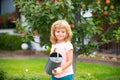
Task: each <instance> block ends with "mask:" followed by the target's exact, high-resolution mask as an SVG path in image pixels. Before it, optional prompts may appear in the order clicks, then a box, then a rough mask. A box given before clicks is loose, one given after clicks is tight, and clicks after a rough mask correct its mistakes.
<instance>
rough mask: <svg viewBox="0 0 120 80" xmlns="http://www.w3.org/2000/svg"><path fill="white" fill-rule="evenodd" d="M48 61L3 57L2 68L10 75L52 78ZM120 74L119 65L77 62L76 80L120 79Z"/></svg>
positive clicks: (0, 61) (49, 79) (43, 79)
mask: <svg viewBox="0 0 120 80" xmlns="http://www.w3.org/2000/svg"><path fill="white" fill-rule="evenodd" d="M46 62H47V60H46V59H40V58H28V59H1V60H0V69H2V70H4V71H5V72H7V76H9V77H14V78H15V77H16V78H22V79H23V78H27V79H28V78H33V79H29V80H35V79H36V78H39V79H42V80H51V76H49V75H47V74H46V72H45V70H44V68H45V64H46ZM119 75H120V67H119V66H110V65H103V64H93V63H84V62H77V65H76V75H75V80H120V77H119ZM39 79H38V80H39ZM25 80H26V79H25ZM36 80H37V79H36Z"/></svg>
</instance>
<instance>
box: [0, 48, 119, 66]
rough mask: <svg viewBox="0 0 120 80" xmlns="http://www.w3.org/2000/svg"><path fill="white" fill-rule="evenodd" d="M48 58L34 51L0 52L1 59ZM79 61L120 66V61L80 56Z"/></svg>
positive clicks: (46, 55)
mask: <svg viewBox="0 0 120 80" xmlns="http://www.w3.org/2000/svg"><path fill="white" fill-rule="evenodd" d="M100 55H102V56H107V55H106V54H104V53H103V54H100ZM111 56H112V55H111ZM48 57H49V56H48V54H45V53H42V52H37V51H34V50H17V51H7V50H0V59H14V58H16V59H21V58H46V59H47V58H48ZM108 57H109V56H108ZM113 57H115V55H113ZM117 57H118V56H117ZM77 61H79V62H88V63H99V64H107V65H114V66H120V60H111V59H102V58H93V57H83V56H80V57H79V56H78V58H77Z"/></svg>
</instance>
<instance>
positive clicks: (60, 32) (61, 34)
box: [55, 29, 67, 42]
mask: <svg viewBox="0 0 120 80" xmlns="http://www.w3.org/2000/svg"><path fill="white" fill-rule="evenodd" d="M66 36H67V33H66V29H56V30H55V37H56V39H57V42H62V41H64V40H65V38H66Z"/></svg>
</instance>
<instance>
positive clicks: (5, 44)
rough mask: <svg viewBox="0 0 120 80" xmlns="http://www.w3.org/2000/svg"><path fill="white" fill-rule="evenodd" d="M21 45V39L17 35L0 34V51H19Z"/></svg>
mask: <svg viewBox="0 0 120 80" xmlns="http://www.w3.org/2000/svg"><path fill="white" fill-rule="evenodd" d="M22 43H23V41H22V37H21V36H18V35H9V34H6V33H1V34H0V49H2V50H19V49H21V44H22Z"/></svg>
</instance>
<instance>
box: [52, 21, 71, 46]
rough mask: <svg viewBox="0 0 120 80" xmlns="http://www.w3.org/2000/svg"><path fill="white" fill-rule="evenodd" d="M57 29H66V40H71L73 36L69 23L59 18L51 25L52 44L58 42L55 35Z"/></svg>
mask: <svg viewBox="0 0 120 80" xmlns="http://www.w3.org/2000/svg"><path fill="white" fill-rule="evenodd" d="M56 29H66V33H67V36H66V38H65V41H66V42H67V41H70V40H71V38H72V35H73V34H72V30H71V27H70V25H69V23H68V22H67V21H66V20H58V21H56V22H54V23H53V24H52V26H51V36H50V41H51V43H52V44H55V43H57V39H56V37H55V30H56Z"/></svg>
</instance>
